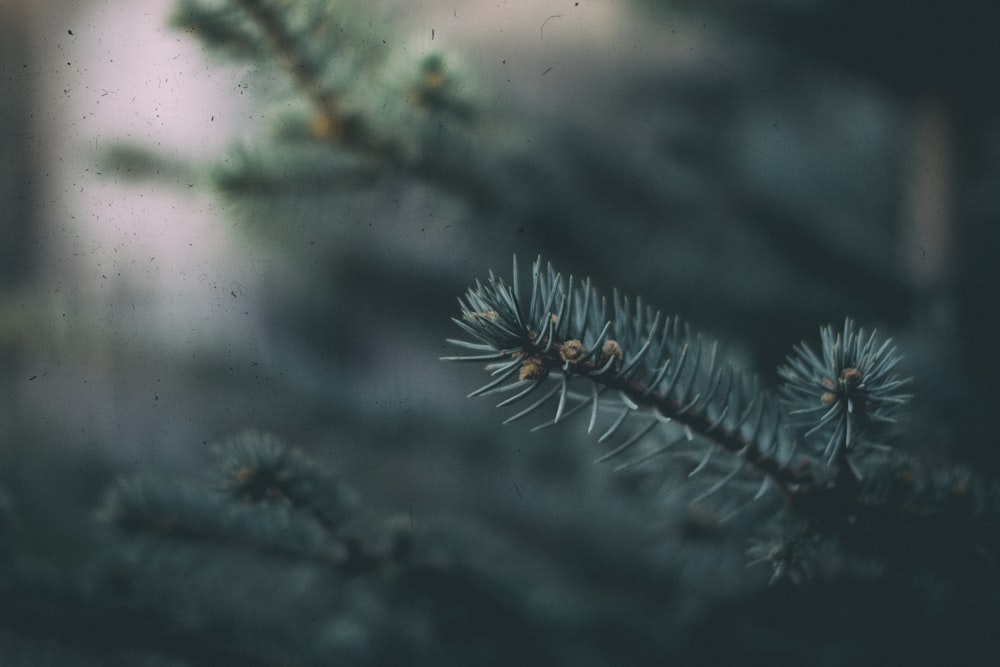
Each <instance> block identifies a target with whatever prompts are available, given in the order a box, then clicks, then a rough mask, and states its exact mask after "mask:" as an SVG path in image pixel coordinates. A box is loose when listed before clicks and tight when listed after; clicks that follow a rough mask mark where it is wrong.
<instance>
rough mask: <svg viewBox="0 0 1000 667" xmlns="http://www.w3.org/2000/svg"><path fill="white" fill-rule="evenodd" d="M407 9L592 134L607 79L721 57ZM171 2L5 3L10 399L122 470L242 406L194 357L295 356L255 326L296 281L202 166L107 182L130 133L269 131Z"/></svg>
mask: <svg viewBox="0 0 1000 667" xmlns="http://www.w3.org/2000/svg"><path fill="white" fill-rule="evenodd" d="M395 4H397V7H396V8H395V10H394V16H395V17H396V18H397V19H398V20H399V24H400V26H401V27H400V28H399V34H400V35H401V36H402V37H401V38H402V39H403V42H404V44H403V48H405V49H407V50H409V51H412V53H413V55H414V57H415V60H416V59H418V58H419V57H420V56H421V55H422V54H424V53H429V52H432V51H437V50H443V51H445V52H446V53H450V54H452V55H453V56H454V57H456V58H459V59H461V64H462V67H463V70H464V71H465V72H468V73H471V75H472V76H471V77H469V78H467V79H466V80H465V85H466V86H468V87H470V88H471V89H472V90H471V92H472V93H474V94H481V93H483V92H484V91H488V92H490V93H491V94H492V95H494V96H495V97H494V98H493V99H492V100H491V102H492V103H494V104H496V105H498V106H521V107H526V108H527V109H529V110H531V111H532V112H534V113H551V114H557V113H565V109H567V108H570V109H572V110H573V114H574V115H575V117H576V120H577V121H581V120H582V121H586V122H589V123H591V124H592V125H593V126H594V128H595V130H600V128H601V126H602V124H604V123H606V118H604V117H602V116H601V115H600V114H599V112H598V110H599V109H600V108H601V105H600V104H596V103H595V102H597V101H599V100H600V99H601V98H602V97H603V96H605V95H606V94H607V90H604V91H601V90H597V89H595V88H594V87H593V86H592V85H590V82H591V81H592V80H593V78H594V76H595V73H600V74H601V78H602V79H603V80H604V81H605V83H613V81H614V80H615V78H616V76H615V73H616V71H618V70H621V71H623V72H624V71H626V70H628V68H629V66H630V63H634V62H636V61H639V60H646V59H649V58H651V57H654V58H657V57H661V56H669V57H673V58H678V59H683V58H684V57H692V54H697V57H704V56H705V54H704V53H703V52H696V51H694V49H693V48H692V46H691V45H692V43H697V42H692V41H691V39H690V36H691V35H692V34H694V33H692V32H691V31H687V32H685V33H683V34H686V35H688V37H687V38H683V39H682V38H680V37H678V38H677V39H674V40H671V41H664V40H656V39H647V38H645V37H647V36H648V35H647V34H645V33H647V32H648V31H649V30H650V28H649V27H648V26H642V25H640V24H637V23H636V22H634V21H631V22H630V21H627V20H626V19H625V16H626V15H627V14H626V13H625V12H622V11H620V10H619V8H618V7H617V6H616V5H615V4H614V3H602V2H591V1H587V0H585V1H584V2H559V3H534V2H529V1H527V0H525V1H521V2H503V3H476V2H469V3H458V4H455V3H445V2H429V3H409V2H407V3H395ZM172 6H173V2H172V0H144V1H143V2H129V1H128V0H109V1H105V2H75V3H57V2H49V3H45V2H22V3H6V4H4V5H3V12H4V16H5V17H14V18H13V19H12V20H9V21H4V29H5V30H7V31H8V32H10V33H11V34H12V35H13V36H14V37H15V38H16V39H11V40H10V41H8V40H4V43H3V47H2V48H3V49H4V61H5V62H4V85H5V86H13V87H14V88H15V89H16V91H17V92H18V95H17V96H13V97H9V98H8V96H6V95H5V96H4V97H5V99H9V100H16V101H17V103H18V104H20V105H21V107H20V108H18V109H13V108H11V107H10V106H7V107H5V110H4V113H5V114H10V117H11V118H12V119H13V120H12V121H11V122H12V123H13V125H12V126H13V127H16V130H15V131H13V132H10V133H8V137H9V138H10V141H9V145H10V146H12V147H14V148H13V149H12V150H16V151H20V153H21V155H22V158H21V159H19V160H18V161H17V165H18V169H17V175H20V180H19V181H18V180H17V177H16V175H15V177H14V178H13V179H12V180H11V181H9V182H14V183H18V184H19V185H17V187H16V188H15V190H16V194H15V195H12V194H10V190H8V191H5V193H4V197H5V211H7V210H16V211H17V219H18V220H19V221H22V222H23V224H21V225H15V226H11V227H10V229H11V230H12V231H11V233H14V232H16V233H17V234H19V235H20V236H19V238H20V239H22V240H21V242H20V244H19V245H17V244H10V245H6V244H5V245H4V247H3V248H2V249H0V252H2V253H4V255H3V258H4V260H5V261H4V270H13V268H12V267H14V266H16V265H17V262H15V261H13V259H18V260H24V259H28V260H30V265H31V267H32V269H31V275H30V281H28V282H26V283H25V285H23V286H22V287H21V288H19V290H18V292H17V293H16V295H15V296H13V297H11V298H9V299H8V300H7V302H6V303H7V305H6V310H7V311H8V312H9V313H11V316H12V317H13V318H14V319H16V320H17V326H16V327H15V328H16V331H17V333H16V334H15V337H16V338H17V339H18V345H17V357H18V359H19V366H18V368H17V369H16V370H15V371H14V372H13V373H12V377H11V380H10V382H11V383H12V385H13V386H12V388H11V395H12V396H13V397H14V398H15V401H14V402H15V404H16V405H17V406H18V408H19V410H20V411H21V415H22V417H23V419H24V420H25V421H27V422H29V423H38V424H40V425H42V426H43V427H44V428H48V429H51V430H52V431H53V432H54V433H57V434H59V435H60V437H59V438H58V439H59V440H60V442H61V443H62V445H61V446H66V447H69V448H78V449H84V448H85V451H86V454H87V455H95V456H98V457H107V458H108V459H110V460H112V461H116V462H118V463H119V464H124V463H129V464H131V463H138V464H148V463H152V464H155V465H157V466H160V465H163V464H172V463H180V464H183V460H184V459H185V458H187V455H186V454H185V453H184V451H183V447H180V448H179V447H178V443H185V442H200V441H201V440H202V439H203V438H204V437H205V436H206V434H205V433H204V430H203V429H204V424H203V423H202V422H200V421H199V416H203V415H204V414H205V412H206V411H207V410H211V409H214V410H216V411H224V410H226V406H225V405H224V404H222V403H219V404H214V405H206V401H205V399H204V396H202V395H201V394H200V393H199V392H198V391H197V388H195V387H191V386H190V381H191V379H190V377H188V376H186V375H185V373H186V372H188V371H186V370H185V364H186V363H187V362H189V361H190V360H191V359H193V358H195V357H196V356H197V355H205V354H215V355H217V356H219V357H220V358H222V359H223V360H224V361H225V360H229V361H230V362H231V363H232V364H233V365H245V364H247V363H250V362H249V361H248V360H249V359H253V360H254V361H253V362H252V363H254V364H256V363H258V362H260V361H261V360H263V363H265V364H267V363H269V361H270V362H271V363H274V364H278V363H280V359H278V360H275V359H274V358H273V356H272V353H273V350H270V349H269V342H268V341H266V340H264V339H263V338H262V333H261V330H260V328H259V315H260V311H259V306H260V301H259V299H258V297H259V289H258V287H259V285H260V281H262V280H266V281H284V280H287V279H290V278H291V276H290V274H289V272H291V271H293V270H294V267H289V266H286V265H284V264H282V263H281V261H280V260H278V259H277V258H276V257H272V256H269V255H268V253H267V250H266V249H265V248H262V247H260V246H259V245H252V244H251V243H250V242H249V241H247V240H246V239H247V235H246V234H245V233H244V231H245V230H241V229H239V228H238V223H237V221H236V219H235V218H233V217H231V216H228V215H227V211H226V210H225V209H224V205H223V204H221V203H220V202H219V201H218V199H217V198H215V197H213V196H212V194H211V193H210V192H208V191H207V189H206V188H203V187H202V186H203V185H204V184H205V183H204V180H203V175H202V174H200V173H199V172H197V171H195V172H189V171H185V170H183V169H181V170H179V171H177V173H172V174H170V175H169V176H168V177H167V178H162V179H158V180H155V181H139V182H133V181H127V182H123V181H119V180H118V178H116V177H115V176H114V175H113V174H108V173H103V172H102V166H101V163H100V160H101V157H102V151H103V150H105V149H107V148H108V147H110V146H112V145H113V144H114V143H115V142H119V141H126V142H130V143H133V144H137V145H147V146H149V147H150V148H152V149H154V150H156V151H159V152H161V153H162V154H163V155H164V156H166V157H168V158H173V159H175V160H176V161H177V163H178V164H181V163H190V164H199V163H200V164H203V165H204V164H207V163H209V162H211V161H213V160H217V159H219V158H220V156H222V155H224V153H225V150H226V148H227V147H228V146H229V145H230V144H231V143H232V142H233V141H234V140H238V139H240V138H244V139H252V138H253V134H254V133H255V132H262V131H265V130H266V125H264V121H265V120H266V118H264V117H263V114H261V113H260V110H259V109H256V108H254V106H253V103H254V102H255V101H256V99H255V98H254V96H253V95H252V94H250V91H249V86H250V85H251V82H252V74H251V73H250V72H248V71H246V70H244V69H241V68H239V67H231V66H225V67H219V66H217V63H210V62H209V61H206V59H205V57H204V54H203V53H202V51H201V48H200V45H199V43H198V42H197V41H196V40H195V39H193V38H191V37H189V36H187V35H184V34H182V33H178V32H174V31H172V30H171V29H170V28H169V27H168V25H167V21H168V17H169V14H170V11H171V8H172ZM695 33H696V31H695ZM651 49H652V50H655V51H657V52H655V53H651V52H650V50H651ZM10 53H14V56H13V58H11V57H10V56H9V55H8V54H10ZM18 54H19V55H18ZM8 105H9V103H8ZM8 109H9V111H8ZM18 123H20V126H18V125H17V124H18ZM529 140H530V137H529ZM8 165H10V163H9V162H8ZM8 168H9V166H8ZM30 169H36V170H37V171H35V175H34V176H32V177H30V178H27V177H26V176H25V175H26V174H28V173H29V170H30ZM29 181H30V187H28V182H29ZM4 182H5V183H7V182H8V180H7V179H4ZM12 202H13V206H12V205H11V203H12ZM28 239H30V242H29V241H28ZM15 247H16V248H18V249H17V250H15V249H14V248H15ZM12 258H13V259H12ZM18 270H19V271H20V272H21V274H24V273H25V271H24V270H21V269H18ZM272 370H273V369H272ZM403 391H405V389H404V390H403ZM418 393H419V392H418ZM209 435H211V434H209Z"/></svg>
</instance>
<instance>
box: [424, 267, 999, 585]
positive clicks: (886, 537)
mask: <svg viewBox="0 0 1000 667" xmlns="http://www.w3.org/2000/svg"><path fill="white" fill-rule="evenodd" d="M610 301H611V306H610V308H609V304H608V299H606V298H604V297H602V296H601V295H600V293H599V292H597V290H596V289H594V288H593V287H592V286H591V284H590V281H589V280H584V281H582V282H581V283H580V284H579V285H578V286H574V279H573V277H572V276H570V277H569V278H567V279H565V280H564V279H563V277H562V276H561V274H559V273H557V272H556V270H555V269H554V268H553V267H552V265H551V264H549V265H543V263H542V260H541V258H539V259H538V260H537V261H536V262H535V263H534V265H533V267H532V270H531V288H530V295H529V293H527V292H526V293H524V294H522V292H521V291H520V289H519V280H518V275H517V261H516V258H515V261H514V277H513V279H512V281H511V282H509V283H508V282H506V281H504V280H503V279H502V278H499V277H497V276H495V275H493V274H492V273H491V274H490V277H489V280H488V282H487V283H485V284H483V283H479V282H477V283H476V285H475V286H474V287H472V288H470V289H469V290H468V292H467V293H466V295H465V297H464V298H462V299H460V300H459V303H460V306H461V318H460V319H458V318H456V319H454V322H455V324H457V325H458V326H459V328H460V329H462V331H463V332H465V333H466V334H467V335H468V336H469V337H470V338H471V340H465V339H450V340H449V342H450V343H452V344H453V345H457V346H459V347H462V348H465V349H467V350H470V351H472V352H473V354H467V355H464V356H453V357H444V359H446V360H457V361H473V362H484V361H485V362H489V363H488V364H487V366H486V368H487V370H488V371H490V374H491V376H493V379H492V380H490V381H489V382H488V383H487V384H485V385H483V386H482V387H480V388H479V389H476V390H475V391H473V392H472V393H471V394H470V396H478V395H482V394H504V393H507V394H512V395H511V396H510V397H509V398H506V399H504V400H502V401H501V402H500V403H499V406H500V407H505V406H509V405H513V404H515V403H517V402H519V401H522V400H523V401H525V402H527V403H529V405H528V406H527V407H526V408H524V409H522V410H520V411H518V412H517V413H515V414H514V415H513V416H511V417H510V418H508V419H507V420H506V421H507V422H510V421H514V420H516V419H520V418H522V417H524V416H527V415H529V414H531V413H533V412H534V411H535V410H537V409H539V408H541V407H542V406H543V405H545V404H546V403H547V402H555V403H556V408H555V415H554V417H553V418H552V419H551V420H550V421H548V422H545V423H543V424H541V425H540V426H541V427H545V426H549V425H552V424H555V423H557V422H559V421H562V420H563V419H564V418H566V417H569V416H570V415H572V414H574V413H577V412H584V413H589V415H590V421H589V426H588V431H592V430H593V429H594V427H595V424H596V423H597V420H598V415H599V414H600V412H601V411H602V408H605V407H610V408H611V410H612V412H613V413H616V416H615V417H614V418H613V420H612V421H611V424H610V426H609V427H607V429H606V430H603V434H602V435H601V436H600V437H599V438H598V442H604V441H606V440H607V439H608V438H610V437H611V436H612V435H614V434H615V433H616V432H618V431H619V429H620V427H621V426H622V425H623V423H624V422H625V420H626V419H627V418H628V417H629V416H630V415H633V414H635V415H639V416H640V417H641V418H643V419H644V420H645V425H642V426H639V427H637V428H636V429H635V432H634V434H632V435H630V436H629V437H627V438H626V439H625V440H624V442H623V443H621V444H619V445H618V446H616V447H614V448H612V449H611V450H610V451H608V452H607V453H606V454H604V455H603V456H601V457H600V458H599V459H598V460H599V461H603V460H606V459H609V458H612V457H615V456H618V455H621V454H622V453H623V452H625V451H626V450H628V449H630V448H633V447H638V446H640V443H642V442H643V441H644V439H653V436H651V433H652V432H653V430H654V429H655V428H656V427H657V426H659V425H664V427H665V428H666V429H667V430H668V432H667V435H666V437H665V441H666V444H660V445H656V446H655V447H653V448H652V451H651V452H650V453H645V454H641V455H640V459H639V460H640V461H643V462H644V461H646V460H649V459H650V458H652V457H654V456H659V455H661V454H663V453H665V452H666V453H669V452H670V451H671V450H672V449H674V448H676V445H678V444H679V443H681V442H684V441H690V440H693V439H697V440H699V441H701V442H702V447H703V449H704V452H705V453H704V456H703V457H702V458H701V461H700V462H699V463H698V464H697V465H696V466H695V467H694V468H693V469H692V470H690V472H689V473H688V476H693V475H695V474H697V473H699V472H701V471H702V470H704V469H705V468H706V466H707V464H708V462H709V460H710V458H711V456H712V453H713V452H715V451H716V450H723V451H726V452H728V453H729V455H730V457H731V458H733V459H735V462H734V463H732V464H730V466H729V470H728V471H727V472H725V474H722V473H718V472H716V473H714V475H713V473H707V474H708V475H709V476H714V479H712V480H711V482H712V483H711V486H709V488H708V490H707V491H705V492H704V493H702V494H700V495H698V496H697V498H696V501H700V500H703V499H704V498H706V497H707V496H709V495H711V494H713V493H716V492H718V491H720V490H721V489H722V488H723V487H724V486H725V485H726V484H727V483H729V482H730V481H731V480H733V478H735V477H736V476H737V475H739V474H740V473H741V472H743V470H744V468H750V469H753V470H755V471H756V472H757V473H758V474H760V475H763V476H764V483H763V484H762V485H761V486H760V488H759V491H758V492H757V494H756V496H755V497H754V499H756V498H758V497H760V496H761V495H763V493H764V492H765V490H766V489H767V488H768V486H769V484H771V483H773V485H774V486H776V487H777V488H778V489H779V490H780V491H781V492H782V494H783V495H784V496H785V498H786V499H787V508H788V510H790V511H791V512H792V513H793V514H794V515H797V516H798V517H799V519H801V520H804V523H803V522H802V521H795V520H792V521H788V520H784V521H785V524H784V525H785V527H784V529H783V530H782V531H779V537H778V538H777V542H774V543H772V544H770V545H769V546H761V545H762V544H764V543H762V542H759V541H758V542H757V543H756V544H755V546H754V547H753V548H752V550H751V552H750V555H751V557H753V559H754V561H755V562H761V561H764V560H769V561H770V562H771V564H772V566H773V569H774V573H775V575H776V576H786V575H787V576H789V577H791V578H792V579H796V580H799V579H802V578H804V577H805V576H806V575H807V574H808V573H809V572H813V571H815V570H816V564H815V563H810V560H815V559H816V557H815V555H810V554H811V553H812V554H815V547H816V545H817V544H818V542H816V540H815V538H817V537H819V538H821V539H822V538H823V537H830V538H833V539H834V541H835V542H836V544H838V545H840V546H843V547H845V548H847V550H848V552H855V553H858V554H861V555H862V556H863V558H869V557H874V558H875V559H876V561H877V562H878V563H879V565H880V567H881V566H885V565H886V564H890V563H891V564H893V565H896V564H898V563H897V562H896V561H897V560H898V559H899V558H900V557H902V558H904V559H905V560H906V561H908V563H909V564H910V565H912V564H913V563H914V562H916V563H918V564H919V566H920V567H927V568H931V569H934V568H936V567H939V566H940V565H941V562H940V561H941V559H940V558H939V556H940V555H941V554H940V553H937V552H935V551H933V550H928V549H921V548H920V546H921V544H922V543H923V542H924V540H925V539H926V536H927V535H929V534H935V535H937V536H939V537H941V536H943V535H948V536H949V538H948V542H947V543H948V547H947V551H948V552H950V554H951V557H949V558H947V559H945V561H946V562H947V565H948V567H949V568H957V569H955V570H952V574H959V573H962V574H963V576H965V575H966V574H968V571H975V572H977V573H979V574H981V573H982V568H984V567H985V568H986V570H990V571H991V570H992V565H991V563H992V562H993V559H995V558H996V557H997V556H1000V552H997V551H996V549H997V546H998V545H997V543H996V541H995V540H994V539H993V534H994V533H995V526H996V525H997V521H998V518H1000V514H997V511H998V510H1000V506H998V505H997V494H998V492H1000V491H998V489H1000V487H998V485H997V484H996V483H993V482H987V481H983V480H980V479H978V478H976V476H974V475H972V474H971V473H970V472H969V471H968V470H965V469H955V470H947V471H941V473H940V474H938V473H933V474H932V473H928V472H926V470H925V469H924V468H923V467H921V466H920V465H919V464H918V463H917V462H914V461H912V460H911V459H910V457H907V456H905V455H903V454H900V453H898V452H896V451H895V450H893V449H892V448H891V447H889V446H888V444H887V443H888V441H887V440H886V439H885V437H884V436H885V433H881V434H880V427H882V426H884V425H885V424H895V423H896V414H897V413H898V412H899V409H900V408H901V406H902V405H903V404H905V403H906V402H907V401H908V400H909V399H910V398H911V396H910V395H908V394H906V393H904V387H905V386H906V385H907V384H908V382H909V380H908V379H907V378H901V377H899V376H898V375H897V374H896V373H895V372H894V369H895V368H896V366H897V365H898V364H899V362H900V360H901V356H900V355H899V353H898V351H897V349H896V348H895V347H894V346H893V344H892V340H891V339H887V340H885V341H881V340H879V338H878V337H877V334H876V333H875V332H871V333H866V332H865V330H864V329H858V328H856V326H855V324H854V322H853V321H852V320H851V319H850V318H848V319H846V320H845V321H844V325H843V329H842V331H841V332H839V333H837V334H834V333H833V329H832V327H829V326H827V327H823V328H822V329H821V342H822V346H821V350H820V352H819V353H816V352H815V351H814V350H813V349H812V348H811V347H810V346H808V345H807V344H804V343H803V344H800V345H798V346H797V347H796V348H795V351H794V353H793V354H792V355H791V356H790V357H789V358H788V359H787V362H786V364H785V365H783V366H782V367H781V368H780V369H779V375H780V376H781V378H782V379H783V380H784V384H783V387H782V396H783V400H782V401H781V403H780V404H779V402H778V401H776V400H775V399H774V398H772V397H771V395H770V393H769V392H768V391H767V390H766V389H764V388H762V387H760V385H759V383H758V382H757V381H756V380H752V379H749V380H748V379H746V377H745V373H744V372H742V371H740V370H739V369H737V368H734V367H733V366H732V365H731V364H727V363H725V362H722V361H720V360H719V354H718V351H717V345H716V344H714V343H712V344H706V343H705V341H704V340H703V338H702V337H701V336H700V335H694V334H692V332H691V330H690V328H689V327H688V326H687V325H684V324H681V323H680V322H679V321H678V320H677V319H676V318H675V317H672V316H668V317H664V316H662V315H661V313H659V312H658V311H655V310H653V309H652V308H651V307H649V306H644V305H643V304H642V302H641V300H639V299H636V300H635V301H634V304H635V305H634V306H632V305H630V300H629V299H628V298H626V297H622V296H620V295H619V293H618V292H617V291H616V292H614V293H613V296H612V298H611V299H610ZM609 310H610V314H609V313H608V311H609ZM706 348H707V349H708V352H705V353H703V350H705V349H706ZM550 377H555V378H556V380H555V381H554V382H551V383H548V382H547V380H548V379H549V378H550ZM575 378H579V379H581V380H583V381H584V383H585V384H586V385H589V387H585V388H584V389H583V390H582V391H580V392H577V391H573V390H571V389H570V384H571V382H572V381H573V380H574V379H575ZM546 384H550V385H551V388H550V389H549V390H547V391H544V390H543V391H542V396H541V398H540V399H538V400H534V401H532V400H531V399H532V398H533V395H534V394H535V392H536V391H539V390H540V389H541V388H542V387H543V386H544V385H546ZM608 392H610V393H612V394H614V395H616V396H615V397H614V398H612V399H610V400H609V399H607V398H606V397H605V394H606V393H608ZM609 404H610V405H609ZM790 418H791V420H794V422H793V421H790ZM792 423H794V424H795V425H796V426H797V428H792V427H791V424H792ZM675 425H679V426H680V427H681V428H680V433H679V434H678V433H677V432H676V428H675ZM816 435H819V436H820V437H819V438H818V439H817V438H815V437H814V436H816ZM880 435H881V436H882V437H879V436H880ZM796 451H798V452H800V454H801V455H800V456H799V457H798V458H795V457H793V453H794V452H796ZM807 544H811V545H812V547H810V548H806V547H805V545H807ZM955 554H962V555H963V556H962V558H955V557H954V556H955ZM987 554H988V555H987ZM966 559H967V560H966ZM959 562H961V565H958V563H959ZM973 580H974V581H978V580H977V579H976V578H975V577H973Z"/></svg>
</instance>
